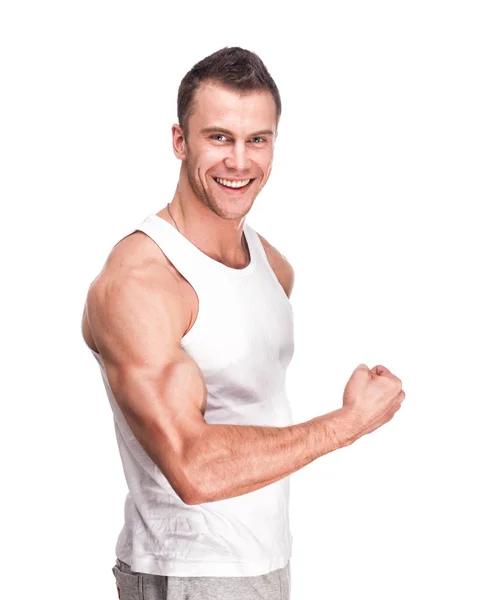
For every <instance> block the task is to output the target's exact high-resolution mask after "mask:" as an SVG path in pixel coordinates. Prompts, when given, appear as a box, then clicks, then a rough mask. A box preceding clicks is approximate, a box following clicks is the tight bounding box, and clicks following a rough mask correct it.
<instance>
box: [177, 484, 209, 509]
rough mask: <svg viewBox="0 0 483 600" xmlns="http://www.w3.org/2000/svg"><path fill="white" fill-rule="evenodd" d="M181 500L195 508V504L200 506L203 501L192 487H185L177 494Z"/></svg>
mask: <svg viewBox="0 0 483 600" xmlns="http://www.w3.org/2000/svg"><path fill="white" fill-rule="evenodd" d="M179 497H180V498H181V500H182V501H183V502H184V503H185V504H188V505H189V506H195V505H196V504H202V503H203V502H204V501H205V500H204V499H203V497H202V495H201V494H200V493H199V491H198V490H197V489H196V488H195V486H193V485H189V486H185V488H184V489H183V491H182V493H181V494H179Z"/></svg>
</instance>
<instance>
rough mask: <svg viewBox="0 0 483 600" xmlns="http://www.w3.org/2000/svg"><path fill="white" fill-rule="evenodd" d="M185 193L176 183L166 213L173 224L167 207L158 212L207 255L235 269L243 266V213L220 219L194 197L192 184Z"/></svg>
mask: <svg viewBox="0 0 483 600" xmlns="http://www.w3.org/2000/svg"><path fill="white" fill-rule="evenodd" d="M187 192H190V193H186V194H185V193H183V186H182V185H181V182H180V183H178V186H177V188H176V192H175V194H174V196H173V199H172V200H171V202H170V205H169V212H170V213H171V215H172V216H173V219H174V221H175V222H176V224H175V223H174V222H173V219H172V218H171V216H170V214H169V212H168V208H167V206H166V207H164V208H163V209H161V210H160V211H159V212H158V213H157V215H158V216H159V217H161V218H162V219H165V220H166V221H168V222H169V223H170V224H171V225H172V226H173V227H176V225H177V226H178V228H179V231H180V233H181V234H182V235H184V237H186V238H187V239H188V240H189V241H190V242H191V243H192V244H194V245H195V246H196V247H197V248H199V249H200V250H201V251H202V252H203V253H204V254H206V255H207V256H209V257H210V258H213V259H214V260H216V261H218V262H221V263H223V264H225V265H226V266H228V267H231V268H234V269H241V268H243V267H245V266H246V265H247V264H248V261H249V256H248V252H247V250H246V242H245V241H244V240H243V225H244V223H245V216H243V217H241V218H239V219H227V218H223V216H219V215H218V214H217V213H215V212H214V210H212V209H211V208H209V207H208V206H206V205H205V204H204V203H203V202H202V201H201V200H200V199H199V198H198V197H197V196H195V194H194V193H193V191H192V189H191V187H189V191H188V190H187ZM218 212H221V211H218Z"/></svg>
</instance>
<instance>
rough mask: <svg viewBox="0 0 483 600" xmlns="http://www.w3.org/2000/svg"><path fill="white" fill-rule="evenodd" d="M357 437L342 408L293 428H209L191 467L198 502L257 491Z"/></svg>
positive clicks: (201, 439)
mask: <svg viewBox="0 0 483 600" xmlns="http://www.w3.org/2000/svg"><path fill="white" fill-rule="evenodd" d="M358 437H359V433H358V427H357V423H355V421H354V419H353V418H352V417H351V415H350V413H349V412H348V411H347V410H346V409H343V408H341V409H338V410H335V411H333V412H331V413H328V414H326V415H322V416H320V417H316V418H315V419H312V420H310V421H306V422H304V423H299V424H297V425H291V426H289V427H259V426H249V425H207V426H206V428H205V429H204V431H203V433H202V434H201V435H200V436H199V438H198V439H197V441H196V444H195V446H194V447H193V449H192V455H191V457H192V458H191V460H190V462H189V464H190V471H189V472H190V479H191V483H192V487H193V489H194V490H196V503H201V502H213V501H214V500H223V499H225V498H232V497H234V496H241V495H242V494H246V493H248V492H252V491H254V490H257V489H259V488H261V487H264V486H266V485H269V484H270V483H274V482H275V481H278V480H279V479H282V478H284V477H287V476H288V475H290V474H291V473H293V472H295V471H298V470H299V469H301V468H302V467H304V466H305V465H307V464H308V463H310V462H312V461H314V460H315V459H316V458H319V457H320V456H323V455H324V454H328V453H329V452H332V451H333V450H337V449H338V448H342V447H344V446H347V445H349V444H351V443H352V442H354V441H355V440H356V439H357V438H358Z"/></svg>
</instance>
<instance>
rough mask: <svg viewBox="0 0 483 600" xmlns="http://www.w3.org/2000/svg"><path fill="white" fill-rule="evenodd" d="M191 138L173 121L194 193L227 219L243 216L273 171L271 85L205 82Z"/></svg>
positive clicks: (196, 105)
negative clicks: (244, 87) (250, 87)
mask: <svg viewBox="0 0 483 600" xmlns="http://www.w3.org/2000/svg"><path fill="white" fill-rule="evenodd" d="M188 127H189V133H188V137H187V139H186V138H184V137H183V133H182V131H181V129H180V128H179V126H178V125H175V126H174V127H173V146H174V149H175V154H176V156H177V157H178V158H180V159H181V160H183V161H184V163H185V164H184V165H183V167H184V169H182V171H181V177H183V174H184V175H185V176H186V177H187V179H188V182H189V186H190V188H191V190H192V192H193V193H194V194H195V196H196V197H197V198H198V199H199V200H200V201H201V202H203V204H205V205H206V206H207V207H208V208H209V209H210V210H212V211H213V212H214V213H215V214H217V215H218V216H219V217H222V218H224V219H240V218H242V217H244V216H245V215H246V214H247V213H248V211H249V210H250V208H251V207H252V205H253V202H254V201H255V198H256V196H257V195H258V194H259V192H260V191H261V189H262V188H263V186H264V185H265V183H266V182H267V180H268V177H269V176H270V171H271V168H272V160H273V149H274V143H275V136H276V128H277V115H276V106H275V101H274V100H273V97H272V95H271V93H270V92H269V91H265V90H263V91H251V92H244V93H242V94H241V93H240V92H238V91H234V90H231V89H229V88H226V87H223V86H221V85H219V84H216V83H202V84H201V85H200V87H199V89H198V90H197V91H196V94H195V98H194V105H193V111H192V114H191V116H190V117H189V120H188Z"/></svg>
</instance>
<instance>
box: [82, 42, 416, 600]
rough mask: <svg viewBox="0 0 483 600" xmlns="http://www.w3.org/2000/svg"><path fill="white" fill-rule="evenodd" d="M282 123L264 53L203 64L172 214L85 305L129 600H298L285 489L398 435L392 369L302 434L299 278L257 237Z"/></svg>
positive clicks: (143, 230)
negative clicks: (108, 436)
mask: <svg viewBox="0 0 483 600" xmlns="http://www.w3.org/2000/svg"><path fill="white" fill-rule="evenodd" d="M280 112H281V102H280V96H279V92H278V89H277V86H276V85H275V83H274V81H273V79H272V78H271V76H270V75H269V73H268V71H267V69H266V68H265V66H264V64H263V62H262V61H261V60H260V58H259V57H258V56H257V55H255V54H253V53H252V52H249V51H247V50H243V49H241V48H225V49H222V50H220V51H218V52H215V53H214V54H212V55H211V56H209V57H207V58H205V59H204V60H202V61H201V62H199V63H198V64H197V65H195V66H194V67H193V68H192V69H191V70H190V71H189V72H188V73H187V74H186V76H185V77H184V78H183V80H182V82H181V85H180V88H179V93H178V120H179V124H176V125H173V128H172V139H173V149H174V153H175V155H176V156H177V157H178V158H179V159H180V160H181V168H180V176H179V183H178V186H177V189H176V192H175V194H174V197H173V199H172V201H171V202H170V203H169V204H168V205H167V206H166V207H164V208H163V209H161V210H160V211H159V212H158V213H156V214H153V215H149V216H148V217H147V218H146V219H145V220H144V221H143V222H142V223H141V224H140V225H139V226H138V227H136V228H135V229H134V230H132V231H131V232H130V233H128V235H127V236H125V237H124V238H123V239H122V240H121V241H120V242H119V243H118V244H117V245H116V246H115V247H114V248H113V250H112V251H111V253H110V255H109V257H108V259H107V261H106V264H105V265H104V268H103V270H102V272H101V273H100V275H99V276H98V277H97V278H96V279H95V280H94V282H93V283H92V284H91V286H90V288H89V291H88V294H87V302H86V308H85V311H84V316H83V335H84V339H85V341H86V343H87V345H88V346H89V347H90V348H91V350H92V352H93V354H94V356H95V357H96V359H97V361H98V364H99V366H100V369H101V372H102V375H103V379H104V384H105V387H106V391H107V395H108V398H109V401H110V403H111V407H112V410H113V414H114V420H115V431H116V437H117V441H118V445H119V451H120V454H121V458H122V462H123V467H124V473H125V476H126V481H127V484H128V488H129V493H128V495H127V498H126V503H125V523H124V526H123V529H122V531H121V533H120V536H119V538H118V541H117V545H116V557H117V560H116V565H115V566H114V567H113V569H112V570H113V573H114V575H115V578H116V582H117V587H118V591H119V594H120V597H121V598H123V597H125V598H144V599H145V600H147V599H148V598H149V599H151V600H152V599H157V600H160V599H163V600H166V599H168V600H181V599H185V598H186V599H192V600H197V599H205V598H217V599H218V598H219V599H220V600H227V599H235V598H240V599H243V600H251V599H255V598H256V599H257V600H259V599H260V598H267V599H270V600H286V599H288V598H289V597H290V562H289V559H290V557H291V545H292V536H291V533H290V529H289V475H290V474H291V473H293V472H294V471H296V470H298V469H300V468H302V467H303V466H305V465H307V464H308V463H310V462H312V461H313V460H315V459H316V458H318V457H320V456H322V455H324V454H327V453H328V452H331V451H333V450H336V449H337V448H341V447H344V446H347V445H349V444H351V443H352V442H354V441H355V440H356V439H358V438H360V437H361V436H362V435H364V434H367V433H369V432H371V431H373V430H374V429H376V428H378V427H380V426H381V425H383V424H384V423H386V422H388V421H389V420H390V419H391V418H392V417H393V415H394V414H395V412H396V411H397V410H398V409H399V408H400V406H401V402H402V401H403V399H404V396H405V394H404V392H403V391H402V387H401V381H400V380H399V379H398V378H397V377H395V376H394V375H392V374H391V373H390V372H389V371H388V370H387V369H386V368H384V367H382V366H380V365H378V366H376V367H374V368H373V369H371V370H369V368H368V367H367V366H365V365H359V367H357V368H356V369H355V370H354V372H353V373H352V375H351V377H350V379H349V381H348V383H347V385H346V388H345V390H344V397H343V406H342V407H341V408H340V409H338V410H335V411H333V412H331V413H329V414H326V415H323V416H319V417H316V418H314V419H312V420H311V421H308V422H305V423H300V424H297V425H294V424H293V422H292V418H291V411H290V406H289V403H288V399H287V396H286V392H285V373H286V369H287V366H288V364H289V362H290V360H291V358H292V354H293V349H294V348H293V320H292V309H291V305H290V301H289V296H290V293H291V290H292V287H293V283H294V272H293V269H292V267H291V266H290V264H289V263H288V261H287V260H286V259H285V257H284V256H282V255H281V254H280V253H279V252H278V251H277V250H276V249H275V248H274V247H273V246H271V245H270V244H269V243H268V242H267V240H265V239H264V238H263V237H262V236H261V235H259V234H257V232H255V230H253V229H252V228H251V227H250V226H248V224H247V223H246V221H245V219H246V215H247V214H248V212H249V211H250V209H251V207H252V205H253V202H254V201H255V198H256V197H257V195H258V194H259V192H260V191H261V189H262V188H263V186H264V185H265V183H266V182H267V180H268V177H269V176H270V170H271V166H272V159H273V151H274V144H275V138H276V135H277V128H278V122H279V117H280ZM129 594H130V595H129Z"/></svg>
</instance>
